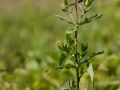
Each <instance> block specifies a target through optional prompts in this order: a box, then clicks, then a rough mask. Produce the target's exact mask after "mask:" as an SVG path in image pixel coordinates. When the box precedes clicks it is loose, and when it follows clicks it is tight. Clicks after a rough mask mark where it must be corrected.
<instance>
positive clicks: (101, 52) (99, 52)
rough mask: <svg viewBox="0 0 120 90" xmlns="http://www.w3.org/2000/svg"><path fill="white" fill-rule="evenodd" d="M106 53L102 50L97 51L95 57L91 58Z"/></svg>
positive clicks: (94, 53)
mask: <svg viewBox="0 0 120 90" xmlns="http://www.w3.org/2000/svg"><path fill="white" fill-rule="evenodd" d="M103 53H104V51H103V50H102V51H101V50H100V51H95V52H93V55H92V56H91V57H94V56H97V55H100V54H103Z"/></svg>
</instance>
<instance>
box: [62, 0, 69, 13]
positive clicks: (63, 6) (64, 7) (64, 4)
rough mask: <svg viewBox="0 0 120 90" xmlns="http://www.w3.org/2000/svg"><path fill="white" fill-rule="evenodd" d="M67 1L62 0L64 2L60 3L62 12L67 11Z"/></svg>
mask: <svg viewBox="0 0 120 90" xmlns="http://www.w3.org/2000/svg"><path fill="white" fill-rule="evenodd" d="M68 6H69V5H68V1H67V0H64V2H63V3H62V4H61V7H62V11H63V12H68Z"/></svg>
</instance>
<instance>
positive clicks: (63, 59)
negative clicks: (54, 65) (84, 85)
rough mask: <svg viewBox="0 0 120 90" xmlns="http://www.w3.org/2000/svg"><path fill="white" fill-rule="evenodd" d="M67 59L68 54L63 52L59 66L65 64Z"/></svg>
mask: <svg viewBox="0 0 120 90" xmlns="http://www.w3.org/2000/svg"><path fill="white" fill-rule="evenodd" d="M66 61H67V54H66V53H61V55H60V58H59V66H63V65H64V64H65V62H66Z"/></svg>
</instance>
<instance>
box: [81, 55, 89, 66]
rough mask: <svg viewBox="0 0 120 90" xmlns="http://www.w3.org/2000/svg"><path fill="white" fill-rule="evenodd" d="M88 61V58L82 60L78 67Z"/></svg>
mask: <svg viewBox="0 0 120 90" xmlns="http://www.w3.org/2000/svg"><path fill="white" fill-rule="evenodd" d="M90 59H91V58H90V57H87V58H84V59H83V61H82V62H80V64H79V65H81V64H84V63H88V62H89V60H90Z"/></svg>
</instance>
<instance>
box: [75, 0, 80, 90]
mask: <svg viewBox="0 0 120 90" xmlns="http://www.w3.org/2000/svg"><path fill="white" fill-rule="evenodd" d="M75 2H77V0H75ZM75 11H76V26H75V28H76V31H75V61H76V63H78V54H77V44H78V42H77V34H78V32H77V29H78V25H77V23H78V7H77V3H75ZM76 76H77V77H76V83H77V90H80V88H79V82H80V75H79V68H78V67H77V68H76Z"/></svg>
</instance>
